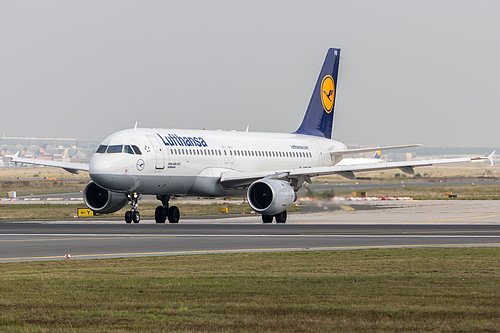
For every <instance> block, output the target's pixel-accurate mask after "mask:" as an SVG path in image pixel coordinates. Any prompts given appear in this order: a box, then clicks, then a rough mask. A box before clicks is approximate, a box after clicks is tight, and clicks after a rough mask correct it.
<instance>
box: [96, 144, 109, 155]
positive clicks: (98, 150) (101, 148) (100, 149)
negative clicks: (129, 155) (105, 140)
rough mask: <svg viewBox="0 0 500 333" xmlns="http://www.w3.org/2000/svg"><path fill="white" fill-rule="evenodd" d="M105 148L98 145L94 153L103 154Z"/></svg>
mask: <svg viewBox="0 0 500 333" xmlns="http://www.w3.org/2000/svg"><path fill="white" fill-rule="evenodd" d="M106 148H108V146H104V145H100V146H99V148H97V151H96V153H98V154H104V153H105V152H106Z"/></svg>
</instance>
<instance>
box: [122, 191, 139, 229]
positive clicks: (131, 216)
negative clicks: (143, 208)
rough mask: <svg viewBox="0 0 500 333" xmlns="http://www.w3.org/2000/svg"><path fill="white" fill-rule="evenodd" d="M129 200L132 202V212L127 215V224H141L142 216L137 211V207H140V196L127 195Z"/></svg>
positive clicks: (134, 194)
mask: <svg viewBox="0 0 500 333" xmlns="http://www.w3.org/2000/svg"><path fill="white" fill-rule="evenodd" d="M127 198H128V200H129V201H130V210H129V211H128V212H126V213H125V222H127V223H132V221H133V222H134V223H139V221H140V220H141V214H139V211H138V210H137V207H138V206H139V194H138V193H132V194H127Z"/></svg>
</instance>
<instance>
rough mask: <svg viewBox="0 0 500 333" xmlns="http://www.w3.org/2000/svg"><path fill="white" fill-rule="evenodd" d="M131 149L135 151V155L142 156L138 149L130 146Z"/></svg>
mask: <svg viewBox="0 0 500 333" xmlns="http://www.w3.org/2000/svg"><path fill="white" fill-rule="evenodd" d="M132 149H133V150H134V151H135V153H136V154H137V155H142V153H141V150H140V149H139V147H137V146H134V145H132Z"/></svg>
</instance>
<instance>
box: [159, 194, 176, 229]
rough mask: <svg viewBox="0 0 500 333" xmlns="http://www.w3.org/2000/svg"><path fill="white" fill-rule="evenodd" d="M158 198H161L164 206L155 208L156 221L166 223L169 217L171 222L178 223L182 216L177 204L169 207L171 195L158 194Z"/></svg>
mask: <svg viewBox="0 0 500 333" xmlns="http://www.w3.org/2000/svg"><path fill="white" fill-rule="evenodd" d="M156 199H158V200H160V201H161V203H162V206H158V207H156V210H155V221H156V223H165V221H166V220H167V218H168V222H169V223H178V222H179V219H180V218H181V214H180V212H179V208H178V207H177V206H171V207H170V208H169V207H168V201H169V200H170V195H157V196H156Z"/></svg>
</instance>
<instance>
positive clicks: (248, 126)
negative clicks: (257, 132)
mask: <svg viewBox="0 0 500 333" xmlns="http://www.w3.org/2000/svg"><path fill="white" fill-rule="evenodd" d="M249 128H250V125H247V129H246V130H245V132H247V133H248V129H249Z"/></svg>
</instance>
